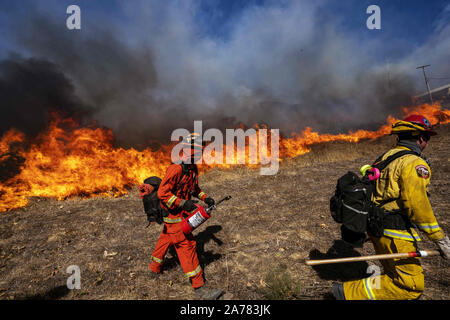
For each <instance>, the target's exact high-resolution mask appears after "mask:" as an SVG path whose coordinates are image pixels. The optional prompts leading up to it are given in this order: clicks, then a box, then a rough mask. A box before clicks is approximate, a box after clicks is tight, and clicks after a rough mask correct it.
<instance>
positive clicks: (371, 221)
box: [330, 150, 417, 247]
mask: <svg viewBox="0 0 450 320" xmlns="http://www.w3.org/2000/svg"><path fill="white" fill-rule="evenodd" d="M407 154H414V155H417V153H415V152H413V151H409V150H404V151H399V152H396V153H395V154H393V155H391V156H389V157H387V158H386V159H385V160H383V161H380V160H381V159H382V157H383V156H380V157H379V158H378V159H377V160H376V161H375V162H374V164H373V165H372V168H378V170H380V172H381V171H383V170H384V169H385V168H386V167H387V166H388V165H389V163H391V162H392V161H394V160H395V159H397V158H399V157H402V156H404V155H407ZM375 185H376V181H375V180H374V181H370V180H369V178H368V175H367V174H366V175H365V176H364V177H362V178H360V177H359V176H358V175H357V174H355V173H354V172H351V171H349V172H347V173H346V174H344V175H343V176H342V177H340V178H339V179H338V181H337V185H336V191H335V193H334V195H333V196H332V197H331V199H330V211H331V216H332V217H333V219H334V220H335V221H336V222H337V223H341V224H342V225H341V236H342V240H344V241H346V242H348V243H350V244H352V245H353V246H355V247H358V246H362V244H363V243H364V241H365V239H366V232H368V233H370V234H371V235H372V236H375V237H381V236H382V235H383V231H384V229H385V228H390V229H399V230H407V228H408V227H409V226H410V224H409V222H408V221H407V219H406V218H405V217H404V216H403V215H401V214H398V213H397V212H387V211H386V210H384V209H383V208H381V206H382V205H384V204H386V203H388V202H391V201H395V200H397V199H389V200H388V201H385V202H383V203H380V204H379V205H376V204H375V203H374V202H372V194H373V192H374V190H375Z"/></svg>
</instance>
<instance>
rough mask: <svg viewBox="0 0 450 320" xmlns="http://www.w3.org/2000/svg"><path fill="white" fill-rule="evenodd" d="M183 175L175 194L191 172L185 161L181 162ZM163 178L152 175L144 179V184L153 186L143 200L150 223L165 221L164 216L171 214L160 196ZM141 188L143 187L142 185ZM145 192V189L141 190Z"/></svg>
mask: <svg viewBox="0 0 450 320" xmlns="http://www.w3.org/2000/svg"><path fill="white" fill-rule="evenodd" d="M181 168H182V175H181V178H180V181H178V186H177V189H176V191H175V192H174V194H177V193H178V191H179V190H180V189H181V188H182V187H183V183H180V182H181V181H182V180H183V178H184V176H185V175H186V174H187V173H188V172H189V169H188V166H187V165H186V164H184V163H181ZM161 181H162V180H161V178H159V177H157V176H152V177H149V178H147V179H145V180H144V184H148V185H150V186H151V187H152V191H151V192H150V193H147V194H145V195H144V196H143V197H142V202H143V203H144V212H145V214H146V215H147V221H148V225H147V227H148V226H149V225H150V224H151V223H152V222H156V223H158V224H162V223H163V218H164V217H167V216H168V215H169V212H168V211H167V210H164V209H163V208H161V200H160V199H159V198H158V189H159V186H160V184H161ZM140 188H143V186H141V187H140ZM140 191H141V192H143V191H144V190H140Z"/></svg>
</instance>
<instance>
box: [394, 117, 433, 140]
mask: <svg viewBox="0 0 450 320" xmlns="http://www.w3.org/2000/svg"><path fill="white" fill-rule="evenodd" d="M402 132H412V133H413V134H420V133H424V132H426V133H428V134H429V135H430V136H434V135H436V134H437V133H436V132H435V131H433V127H432V126H431V123H430V121H428V119H427V118H425V117H424V116H422V115H420V114H412V115H410V116H407V117H406V118H405V119H403V120H401V121H397V122H396V123H395V124H394V125H392V131H391V133H393V134H399V133H402Z"/></svg>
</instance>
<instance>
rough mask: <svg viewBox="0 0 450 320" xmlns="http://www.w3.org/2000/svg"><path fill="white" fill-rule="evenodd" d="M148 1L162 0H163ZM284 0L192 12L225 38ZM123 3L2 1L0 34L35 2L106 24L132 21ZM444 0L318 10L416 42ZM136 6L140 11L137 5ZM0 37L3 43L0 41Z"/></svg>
mask: <svg viewBox="0 0 450 320" xmlns="http://www.w3.org/2000/svg"><path fill="white" fill-rule="evenodd" d="M148 2H149V3H164V2H166V1H148ZM169 2H170V1H169ZM172 2H173V1H172ZM181 2H182V1H180V3H181ZM283 2H286V1H267V0H204V1H195V6H196V10H195V12H194V15H195V19H196V21H197V24H198V26H199V27H200V28H201V30H200V31H201V33H202V34H203V35H205V36H210V37H218V38H223V39H227V37H228V36H229V35H230V30H231V29H232V24H233V23H235V22H236V21H238V19H239V17H240V16H241V15H242V14H243V13H244V12H245V11H246V10H248V9H249V8H255V7H261V8H263V7H265V6H274V5H282V3H283ZM318 2H321V1H318ZM124 3H125V1H117V0H109V1H107V0H60V1H56V2H55V1H53V0H34V1H31V0H21V1H9V0H1V1H0V8H1V11H2V13H3V14H2V19H1V22H0V28H1V32H2V33H3V34H4V33H8V32H9V31H10V30H8V21H10V20H15V19H17V18H19V19H25V18H26V13H27V12H28V11H29V12H31V11H33V8H34V7H38V8H40V10H42V11H44V12H46V13H48V14H49V15H52V16H60V17H61V19H64V17H65V15H64V11H65V8H67V6H68V5H70V4H78V5H79V6H80V7H81V8H82V13H83V18H84V19H89V20H92V21H95V20H96V19H97V17H108V18H109V20H110V22H111V23H115V24H120V23H122V22H123V23H124V24H125V25H126V24H132V23H133V22H132V20H129V19H126V17H125V15H124V13H123V10H122V9H123V8H122V5H123V4H124ZM128 3H131V7H132V3H133V1H128ZM371 4H376V5H378V6H380V8H381V14H382V30H379V31H370V30H368V29H366V28H365V21H366V19H367V17H368V15H367V14H366V12H365V11H366V8H367V7H368V6H369V5H371ZM448 5H449V1H446V0H433V1H426V0H414V1H402V0H397V1H394V0H378V1H373V0H345V1H337V0H336V1H322V5H321V6H320V14H321V15H322V16H323V19H328V18H329V17H333V18H334V19H336V20H337V21H338V24H337V25H336V27H338V28H343V29H345V30H346V31H348V32H350V33H352V34H353V35H355V36H357V37H361V38H364V37H381V38H383V39H384V40H385V41H389V40H395V39H402V40H403V41H405V42H408V43H411V44H414V45H419V44H420V43H422V42H423V41H425V40H426V39H427V38H428V37H429V36H430V34H431V33H432V31H433V29H434V28H435V24H436V23H437V21H438V19H439V17H440V16H441V15H442V12H443V11H444V9H445V7H446V6H448ZM136 10H139V7H138V6H137V7H136ZM447 18H448V16H447ZM124 27H126V26H124ZM0 41H1V43H2V45H3V46H5V43H4V41H2V40H0ZM388 54H389V53H388Z"/></svg>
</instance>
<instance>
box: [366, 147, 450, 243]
mask: <svg viewBox="0 0 450 320" xmlns="http://www.w3.org/2000/svg"><path fill="white" fill-rule="evenodd" d="M401 150H408V148H406V147H402V146H397V147H395V148H394V149H392V150H389V151H388V152H387V153H386V154H384V156H383V160H384V159H386V158H387V157H388V156H390V155H392V154H394V153H396V152H399V151H401ZM430 178H431V170H430V167H429V165H428V164H427V162H426V161H425V160H424V159H422V158H421V157H419V156H416V155H411V154H408V155H405V156H403V157H400V158H398V159H396V160H394V161H393V162H391V163H390V164H389V165H388V166H387V167H386V169H384V170H383V171H382V172H381V175H380V178H379V179H378V180H377V184H376V190H375V192H374V195H373V199H372V200H373V201H374V202H375V203H377V204H380V203H382V202H385V201H388V200H391V199H395V200H394V201H391V202H388V203H386V204H385V205H383V208H384V209H386V210H387V211H399V214H404V215H406V216H407V217H408V218H409V221H410V222H411V223H412V224H413V225H415V226H416V227H417V228H419V229H420V230H421V231H423V232H424V233H425V234H427V236H428V237H429V238H430V239H431V240H433V241H435V240H438V239H442V238H444V234H443V232H442V230H441V228H440V227H439V224H438V223H437V221H436V218H435V216H434V214H433V210H432V208H431V204H430V201H429V199H428V195H427V189H428V186H429V184H430ZM410 231H411V232H408V231H404V230H403V231H402V230H392V229H385V231H384V235H385V236H387V237H391V238H397V239H403V240H408V241H414V240H416V241H419V240H420V237H419V235H418V234H417V232H416V231H415V230H414V229H411V230H410Z"/></svg>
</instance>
